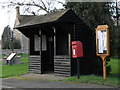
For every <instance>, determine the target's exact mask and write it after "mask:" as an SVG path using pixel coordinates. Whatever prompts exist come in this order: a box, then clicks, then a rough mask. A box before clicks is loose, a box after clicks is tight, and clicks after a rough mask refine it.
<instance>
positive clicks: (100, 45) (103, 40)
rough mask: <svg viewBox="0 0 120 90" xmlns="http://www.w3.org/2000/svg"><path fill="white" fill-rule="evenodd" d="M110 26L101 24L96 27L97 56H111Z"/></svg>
mask: <svg viewBox="0 0 120 90" xmlns="http://www.w3.org/2000/svg"><path fill="white" fill-rule="evenodd" d="M109 49H110V48H109V27H108V25H99V26H98V27H97V29H96V54H97V56H109V55H110V50H109Z"/></svg>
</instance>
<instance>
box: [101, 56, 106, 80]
mask: <svg viewBox="0 0 120 90" xmlns="http://www.w3.org/2000/svg"><path fill="white" fill-rule="evenodd" d="M101 58H102V61H103V79H104V80H105V79H106V76H107V73H106V57H101Z"/></svg>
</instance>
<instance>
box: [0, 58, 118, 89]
mask: <svg viewBox="0 0 120 90" xmlns="http://www.w3.org/2000/svg"><path fill="white" fill-rule="evenodd" d="M21 62H22V64H20V65H12V66H10V65H3V66H2V65H0V67H2V70H3V71H2V72H3V73H2V76H1V77H2V78H3V79H2V81H3V83H2V87H3V88H114V86H115V87H118V77H117V76H116V75H114V76H113V75H112V76H110V77H107V80H106V81H104V80H103V79H102V77H100V76H99V77H96V76H93V75H92V76H83V77H82V76H81V79H80V80H78V79H77V78H76V77H70V78H67V79H64V78H63V77H56V76H54V75H53V74H47V75H45V74H42V75H40V74H26V73H28V59H27V58H26V56H25V57H23V58H22V61H21ZM109 65H110V66H111V67H112V72H111V74H117V73H118V71H119V70H118V60H114V59H111V61H110V63H109ZM21 74H22V75H21ZM23 74H24V75H23ZM83 79H84V80H83ZM82 80H83V81H82ZM66 81H67V82H66ZM94 83H95V84H94ZM97 84H101V85H97ZM108 85H110V86H108Z"/></svg>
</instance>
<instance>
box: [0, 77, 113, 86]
mask: <svg viewBox="0 0 120 90" xmlns="http://www.w3.org/2000/svg"><path fill="white" fill-rule="evenodd" d="M2 88H114V87H111V86H104V85H96V84H87V83H67V82H63V81H50V80H23V79H14V78H9V79H3V80H2Z"/></svg>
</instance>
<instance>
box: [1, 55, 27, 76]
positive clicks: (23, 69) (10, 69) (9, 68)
mask: <svg viewBox="0 0 120 90" xmlns="http://www.w3.org/2000/svg"><path fill="white" fill-rule="evenodd" d="M21 63H22V64H19V65H0V68H2V74H1V76H0V77H2V78H6V77H11V76H19V75H22V74H25V73H27V72H28V57H23V58H21Z"/></svg>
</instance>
